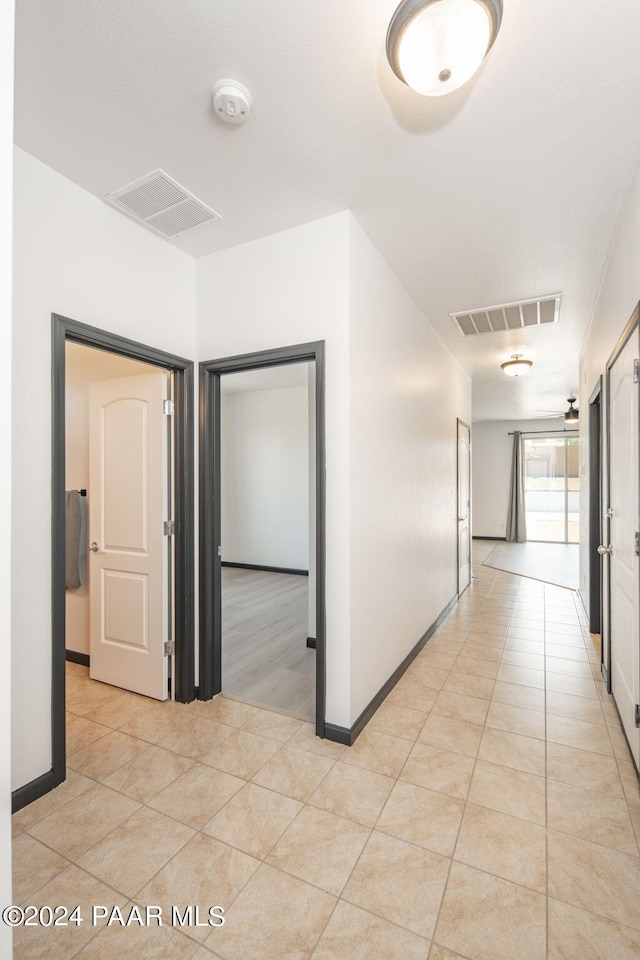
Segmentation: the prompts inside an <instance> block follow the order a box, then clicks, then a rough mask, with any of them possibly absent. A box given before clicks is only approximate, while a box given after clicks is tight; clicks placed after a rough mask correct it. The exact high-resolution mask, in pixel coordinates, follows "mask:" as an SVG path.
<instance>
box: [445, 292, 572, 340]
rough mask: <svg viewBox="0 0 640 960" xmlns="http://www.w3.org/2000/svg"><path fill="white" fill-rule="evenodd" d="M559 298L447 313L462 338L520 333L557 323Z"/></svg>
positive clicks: (557, 295)
mask: <svg viewBox="0 0 640 960" xmlns="http://www.w3.org/2000/svg"><path fill="white" fill-rule="evenodd" d="M561 297H562V294H560V293H556V294H554V295H553V296H549V297H539V298H537V299H535V300H521V301H520V302H518V303H501V304H499V305H498V306H497V307H483V308H482V309H478V310H465V311H463V312H462V313H450V314H449V316H450V317H451V319H452V320H453V322H454V323H455V325H456V327H457V328H458V330H459V331H460V333H461V334H462V336H463V337H474V336H475V335H476V334H478V333H500V332H502V331H503V330H520V329H521V328H522V327H541V326H544V325H545V324H547V323H557V322H558V320H559V319H560V300H561Z"/></svg>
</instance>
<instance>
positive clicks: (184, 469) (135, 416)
mask: <svg viewBox="0 0 640 960" xmlns="http://www.w3.org/2000/svg"><path fill="white" fill-rule="evenodd" d="M52 335H53V336H52V386H53V390H52V770H51V773H50V774H48V775H45V776H44V777H42V778H40V780H39V781H37V782H34V784H33V785H30V791H29V795H25V796H24V797H22V796H21V797H19V798H17V803H18V806H21V805H24V804H25V803H29V802H31V801H32V800H34V799H36V798H37V797H38V796H40V795H42V794H43V793H46V792H47V791H48V790H50V789H52V788H53V787H55V786H57V785H58V784H59V783H61V782H62V781H63V780H64V779H65V777H66V721H65V701H66V680H65V676H66V659H67V633H68V630H69V631H70V632H71V634H72V635H74V630H75V631H76V633H75V635H74V639H72V641H71V642H72V645H73V646H75V647H76V648H77V647H78V646H79V644H80V641H79V639H78V635H77V633H78V631H82V629H83V628H82V624H83V625H84V626H85V627H86V622H87V621H86V615H87V610H88V609H89V611H90V607H91V603H90V602H89V601H88V597H89V594H88V593H87V594H86V596H85V597H82V598H80V597H79V598H77V602H76V603H75V604H73V603H72V604H70V617H69V620H68V619H67V599H68V594H69V593H70V592H71V591H69V590H67V582H68V581H67V569H66V560H67V556H68V553H69V551H68V550H67V546H66V539H67V523H66V518H67V499H68V498H67V491H68V490H69V483H70V482H72V478H74V480H73V482H75V481H76V480H77V481H78V482H79V483H80V480H81V478H80V474H79V472H78V471H79V470H80V469H82V468H80V467H79V464H78V462H76V459H75V458H76V453H78V451H72V450H68V447H67V442H66V439H67V437H66V435H67V386H68V383H67V348H68V346H69V345H71V344H73V345H74V346H75V347H77V348H78V349H86V348H90V349H91V351H92V356H93V359H94V362H97V363H98V364H99V365H100V366H101V369H102V371H103V372H108V366H109V365H110V368H111V372H112V373H113V372H114V371H115V370H116V367H117V368H118V373H119V376H117V377H115V378H114V377H111V378H109V376H107V377H106V378H104V377H100V380H101V383H102V384H112V385H113V384H118V382H119V381H120V383H121V384H125V383H127V384H128V387H127V389H126V390H125V394H130V393H131V389H130V388H131V386H132V382H133V381H137V383H138V385H140V382H141V381H145V384H148V383H151V382H153V383H154V385H155V386H154V390H155V393H156V394H157V397H156V399H158V398H159V399H160V402H161V403H162V406H163V408H164V409H163V410H162V412H161V416H164V417H166V418H170V420H171V423H170V424H169V423H167V420H166V419H165V420H164V423H163V425H162V426H160V427H158V426H157V424H156V427H154V428H151V427H150V423H149V414H148V411H146V410H145V409H143V407H144V402H143V401H140V400H139V398H138V399H136V401H135V403H134V404H133V405H132V402H131V398H130V397H125V402H124V403H120V402H119V400H118V398H115V397H111V398H109V397H107V396H106V395H105V396H102V398H101V400H99V401H98V409H99V411H100V410H101V412H99V413H98V419H99V420H100V421H101V423H102V427H103V428H104V429H103V432H102V435H101V440H100V443H101V444H102V447H103V449H104V450H106V449H107V448H109V446H110V445H111V450H110V453H111V454H112V461H113V463H114V464H116V463H117V460H118V458H119V457H122V462H123V463H125V461H126V464H127V465H126V467H123V465H122V463H121V464H120V465H119V466H117V468H114V469H110V468H109V467H107V466H106V465H105V463H106V461H105V460H104V459H103V460H101V461H100V462H99V463H98V464H97V468H96V469H97V472H96V470H94V469H93V468H91V469H90V470H89V475H90V480H89V481H86V483H84V482H83V483H82V484H81V485H80V486H78V487H74V488H72V489H74V491H75V492H77V493H78V495H79V500H80V501H82V500H85V503H84V504H83V505H81V509H80V518H79V520H80V528H79V530H78V531H77V532H78V533H79V537H78V548H79V552H78V570H77V574H78V577H79V579H80V580H81V578H82V570H81V563H80V558H81V557H82V553H83V551H82V550H81V549H80V546H81V545H83V544H84V545H85V546H86V547H89V553H91V554H92V559H93V554H94V553H95V554H96V556H98V555H102V557H103V559H104V557H106V556H110V557H112V559H113V558H115V556H116V553H115V552H114V550H113V549H112V547H114V544H113V543H111V542H110V539H111V540H113V539H114V537H113V536H112V535H111V534H112V533H113V531H114V530H116V529H118V528H119V530H120V534H121V535H119V536H118V537H115V539H120V540H122V543H121V544H120V546H121V547H122V548H123V549H122V551H120V552H121V553H122V556H121V557H120V560H121V561H122V562H121V563H119V564H118V563H116V562H115V560H114V562H113V563H112V564H105V563H102V565H100V569H99V570H98V569H96V570H95V571H93V570H92V575H91V576H90V577H89V578H88V579H89V580H91V579H93V580H94V583H98V584H99V585H100V584H101V585H102V586H103V587H104V585H105V582H106V581H108V580H109V579H110V578H111V580H112V581H113V582H112V583H111V585H110V586H113V587H114V592H113V596H112V597H110V598H109V603H108V604H107V606H108V607H109V609H110V610H111V619H110V621H109V623H107V620H108V618H107V616H106V612H105V611H106V607H105V604H104V603H103V604H102V609H101V610H100V612H99V616H98V620H99V621H100V622H101V626H102V627H104V628H105V629H103V630H102V633H103V640H104V639H105V637H104V634H105V632H106V633H109V632H111V633H114V637H111V638H107V640H108V641H109V642H108V643H107V644H106V646H109V647H110V648H112V650H111V652H113V650H116V649H117V652H119V653H121V654H122V653H130V652H131V649H132V648H133V647H134V646H135V644H134V643H132V637H131V635H130V634H131V631H132V630H133V629H134V627H136V629H138V628H139V629H138V633H140V634H141V635H145V637H146V639H145V642H147V640H149V639H150V635H151V632H152V630H153V633H154V636H153V644H154V649H156V650H157V645H158V642H160V643H161V649H160V653H161V657H160V659H161V660H162V662H161V663H160V671H161V675H160V687H159V688H158V689H160V696H159V697H158V698H159V699H162V698H163V696H164V695H165V694H164V692H163V687H162V684H163V683H164V679H165V677H166V676H167V674H168V663H167V662H165V658H168V657H172V658H173V662H174V673H173V691H174V695H175V698H176V699H178V700H183V701H189V700H192V699H194V696H195V685H194V637H193V594H194V564H193V559H194V558H193V494H192V490H193V363H192V362H191V361H188V360H184V359H182V358H180V357H174V356H173V355H171V354H167V353H165V352H164V351H160V350H156V349H155V348H153V347H148V346H146V345H144V344H140V343H136V342H135V341H132V340H128V339H126V338H124V337H120V336H117V335H114V334H111V333H108V332H106V331H102V330H97V329H95V328H93V327H90V326H87V325H85V324H82V323H78V322H76V321H73V320H69V319H67V318H64V317H60V316H58V315H55V314H54V315H53V316H52ZM95 352H99V353H102V354H104V356H103V357H101V358H100V359H99V360H98V361H96V358H95V356H94V353H95ZM87 356H88V355H86V356H85V361H86V359H87ZM77 357H78V355H77V354H76V356H75V359H76V360H77ZM106 357H110V358H111V359H110V360H106V359H105V358H106ZM134 365H135V366H134ZM125 368H126V370H125ZM134 371H135V373H134ZM125 373H126V374H127V375H126V376H125ZM132 374H133V375H132ZM169 385H171V389H172V393H173V398H172V400H171V399H170V398H169V397H168V396H163V394H164V393H165V392H166V389H168V388H169ZM76 387H77V389H78V390H80V385H79V382H78V381H76ZM85 387H86V388H88V383H87V384H85V386H84V387H83V388H82V389H83V390H84V389H85ZM103 392H104V391H103ZM154 396H155V394H154ZM120 399H122V398H120ZM165 400H167V404H166V405H165V404H164V401H165ZM150 403H151V405H152V406H153V407H154V410H155V408H156V404H155V402H154V401H153V400H150ZM100 404H102V407H100ZM135 404H137V407H136V409H135V410H134V406H135ZM107 408H110V409H111V410H112V411H114V412H115V416H114V417H113V418H111V419H109V417H107V416H106V415H105V412H104V411H105V409H107ZM125 408H126V409H125ZM86 416H87V417H89V412H88V410H87V411H86ZM154 416H155V414H154ZM118 429H122V430H124V433H125V434H127V435H128V437H129V440H130V441H131V442H132V444H133V448H132V449H133V450H134V454H132V455H131V456H129V454H127V452H126V450H125V449H124V447H123V446H122V443H123V439H122V435H121V434H119V433H118ZM154 431H155V441H154V442H155V444H156V448H162V447H164V449H165V451H167V448H168V447H169V446H171V448H172V450H173V467H172V470H171V471H170V474H169V473H167V475H166V476H165V477H163V478H162V480H163V483H162V484H161V485H160V486H162V487H164V488H165V489H166V490H167V500H166V503H165V504H162V505H161V509H160V512H164V511H165V509H168V504H169V502H171V504H172V506H173V517H172V518H169V517H167V518H166V520H167V522H168V523H173V527H171V526H169V527H168V528H166V529H165V528H164V520H163V521H162V522H163V529H162V533H161V536H163V537H164V536H165V535H166V536H171V537H173V543H172V545H171V549H170V550H169V549H168V547H163V549H162V550H161V553H162V561H161V564H162V576H163V577H165V574H166V577H165V580H164V586H166V589H165V590H164V592H163V599H162V601H161V612H160V620H161V621H162V630H163V631H165V632H166V634H167V637H165V636H164V635H163V636H161V637H158V631H157V625H156V626H153V625H152V621H151V616H152V615H153V611H151V610H150V606H151V603H153V600H152V598H151V595H150V592H149V591H150V588H149V582H150V578H149V571H146V570H142V569H140V570H134V569H133V568H132V569H131V570H130V571H129V573H128V574H127V573H126V572H124V571H126V569H127V564H126V559H127V558H126V557H125V555H127V554H128V560H130V561H132V562H133V561H134V560H135V561H136V562H138V561H139V560H140V559H141V554H143V553H145V552H147V546H148V544H149V527H150V525H151V519H150V518H151V516H152V511H151V509H150V505H149V504H147V505H146V507H145V510H144V511H143V514H141V515H140V516H138V518H137V520H136V521H135V522H136V523H137V529H136V530H132V529H127V522H128V519H127V518H128V517H129V520H130V519H131V517H130V516H129V515H130V514H131V510H132V504H135V501H136V499H138V500H139V499H140V496H141V495H140V494H139V493H136V491H135V490H133V486H132V487H129V486H128V483H129V482H131V484H132V485H133V480H134V479H136V478H137V479H136V483H138V486H140V485H141V484H143V482H146V481H147V480H149V481H153V480H154V477H152V473H155V471H156V467H157V464H156V463H155V461H154V463H153V464H150V461H149V456H148V455H147V453H145V454H144V455H142V454H141V452H140V450H138V452H137V454H136V453H135V449H136V432H137V437H138V440H140V442H142V441H144V443H146V442H147V439H148V438H149V437H150V436H151V434H152V433H153V432H154ZM140 438H142V439H140ZM68 458H69V460H70V463H69V471H68V470H67V466H68V465H67V459H68ZM127 458H128V459H127ZM79 459H82V457H81V456H79ZM160 470H163V467H162V466H160ZM96 483H97V487H96ZM101 485H102V487H101ZM109 485H110V486H109ZM167 488H170V489H167ZM158 489H159V486H158V484H156V485H155V488H154V490H155V492H154V493H153V494H152V495H150V496H152V497H155V498H156V499H157V496H158V494H157V490H158ZM96 490H97V494H96V496H97V498H98V511H97V514H96V517H97V521H98V522H99V523H100V524H101V526H100V527H99V529H101V531H102V534H104V532H105V525H104V515H105V497H107V498H111V503H113V502H114V497H118V498H119V500H120V503H121V504H123V505H124V506H123V509H121V510H119V511H116V513H115V514H114V513H112V517H113V519H114V523H115V526H112V530H111V534H108V535H107V541H109V542H105V539H104V536H103V537H102V539H101V540H99V539H98V538H97V537H96V536H95V530H94V529H91V524H93V523H94V518H93V517H92V513H91V506H90V504H91V502H92V501H94V499H95V496H94V491H96ZM82 492H84V493H90V497H89V496H88V497H82V496H81V494H82ZM87 506H89V511H87ZM156 506H157V505H156ZM156 506H154V511H155V512H154V513H153V518H154V520H155V513H158V512H159V511H158V510H157V509H156ZM83 514H84V528H83V526H82V520H83ZM87 521H88V524H89V526H87ZM85 533H88V534H89V536H88V537H85V539H86V541H87V542H86V544H85V543H84V540H83V539H82V537H83V534H85ZM134 533H135V534H136V536H135V537H134V536H133V535H134ZM154 535H155V532H154ZM91 537H93V540H94V541H95V547H97V549H95V550H94V549H92V546H93V541H92V540H91V539H90V538H91ZM132 537H133V539H136V538H137V540H136V543H134V542H133V540H132V539H131V538H132ZM130 540H131V542H129V541H130ZM137 541H139V543H138V542H137ZM116 567H119V568H118V569H116ZM120 568H122V569H120ZM129 574H130V576H129ZM84 575H85V578H86V576H87V575H86V564H85V570H84ZM168 577H170V578H171V583H172V584H173V590H172V591H169V589H168V586H167V584H168V583H169V580H168ZM75 582H77V580H76V581H75ZM103 599H104V596H103ZM136 601H137V606H136ZM87 603H88V604H89V606H88V608H87ZM127 604H128V605H129V606H128V607H127ZM134 607H135V611H134V616H133V617H131V618H129V616H128V615H127V616H126V617H124V616H122V610H123V609H129V610H130V612H131V611H132V610H133V608H134ZM145 617H146V618H147V620H146V621H145ZM136 618H137V620H136ZM157 619H158V618H157V617H156V620H157ZM91 620H92V615H91V613H90V612H89V623H91ZM89 634H91V626H90V627H89ZM116 634H117V636H116ZM165 642H166V643H168V646H167V647H166V648H165V646H164V644H165ZM82 643H84V644H86V643H87V637H86V636H85V637H84V638H83V640H82ZM172 644H174V646H172ZM74 653H75V654H76V661H78V660H79V661H80V663H81V664H82V663H83V662H86V661H85V659H84V658H85V657H86V658H87V660H88V658H89V657H90V653H87V652H86V650H83V649H76V650H75V651H74V650H73V649H71V654H72V656H73V654H74ZM109 669H110V667H109V666H107V672H108V670H109ZM121 669H122V668H121ZM124 672H125V673H127V672H129V667H128V666H125V667H124ZM100 679H103V680H104V681H106V682H109V683H114V681H116V678H115V677H113V676H112V677H111V679H109V677H108V676H104V677H102V678H100ZM128 683H130V677H129V678H127V677H124V682H123V686H126V685H127V684H128ZM165 689H166V688H165ZM146 695H147V696H148V695H151V696H156V694H155V693H150V692H149V691H147V692H146Z"/></svg>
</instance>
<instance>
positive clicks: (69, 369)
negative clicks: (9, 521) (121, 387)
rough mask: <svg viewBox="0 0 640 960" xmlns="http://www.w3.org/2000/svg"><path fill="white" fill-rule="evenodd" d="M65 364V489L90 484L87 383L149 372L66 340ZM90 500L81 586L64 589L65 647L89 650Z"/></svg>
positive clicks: (84, 517) (82, 536) (82, 507)
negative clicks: (88, 560) (87, 545)
mask: <svg viewBox="0 0 640 960" xmlns="http://www.w3.org/2000/svg"><path fill="white" fill-rule="evenodd" d="M65 352H66V368H65V387H66V391H65V420H66V423H65V427H66V449H65V467H66V481H65V487H66V489H67V490H82V489H83V488H84V489H87V488H88V487H89V384H90V383H95V382H96V381H98V380H112V379H115V378H116V377H130V376H135V374H144V373H149V372H150V371H151V370H153V369H154V368H153V367H150V366H149V365H148V364H144V363H138V362H137V361H135V360H129V359H127V357H118V356H117V355H116V354H113V353H105V351H104V350H92V349H91V348H90V347H83V346H82V345H81V344H78V343H67V346H66V351H65ZM88 509H89V501H88V499H87V498H85V497H82V498H81V500H80V510H81V531H80V586H79V587H78V589H77V590H67V592H66V636H65V642H66V648H67V650H75V651H76V652H77V653H87V654H88V653H89V564H88V563H87V552H86V550H84V549H83V547H84V545H86V543H87V526H88V524H87V520H88V517H87V513H88Z"/></svg>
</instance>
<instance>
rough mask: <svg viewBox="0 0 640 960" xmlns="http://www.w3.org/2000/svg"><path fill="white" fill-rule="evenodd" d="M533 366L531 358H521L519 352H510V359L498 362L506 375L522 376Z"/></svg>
mask: <svg viewBox="0 0 640 960" xmlns="http://www.w3.org/2000/svg"><path fill="white" fill-rule="evenodd" d="M532 366H533V360H523V359H522V354H521V353H512V354H511V360H505V362H504V363H501V364H500V369H501V370H504V372H505V373H506V375H507V376H508V377H523V376H524V375H525V373H529V370H531V367H532Z"/></svg>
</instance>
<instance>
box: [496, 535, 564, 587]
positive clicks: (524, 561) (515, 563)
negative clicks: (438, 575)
mask: <svg viewBox="0 0 640 960" xmlns="http://www.w3.org/2000/svg"><path fill="white" fill-rule="evenodd" d="M578 551H579V547H578V544H577V543H537V542H535V541H529V542H527V543H499V544H498V545H497V546H495V547H494V548H493V550H492V551H491V553H490V554H489V556H488V557H487V558H486V559H485V560H483V563H484V564H485V566H487V567H495V569H496V570H504V571H505V572H507V573H517V574H518V575H519V576H521V577H530V578H531V579H533V580H544V582H545V583H554V584H556V586H558V587H567V588H568V589H569V590H577V589H578V587H579V586H580V571H579V565H580V557H579V552H578Z"/></svg>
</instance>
